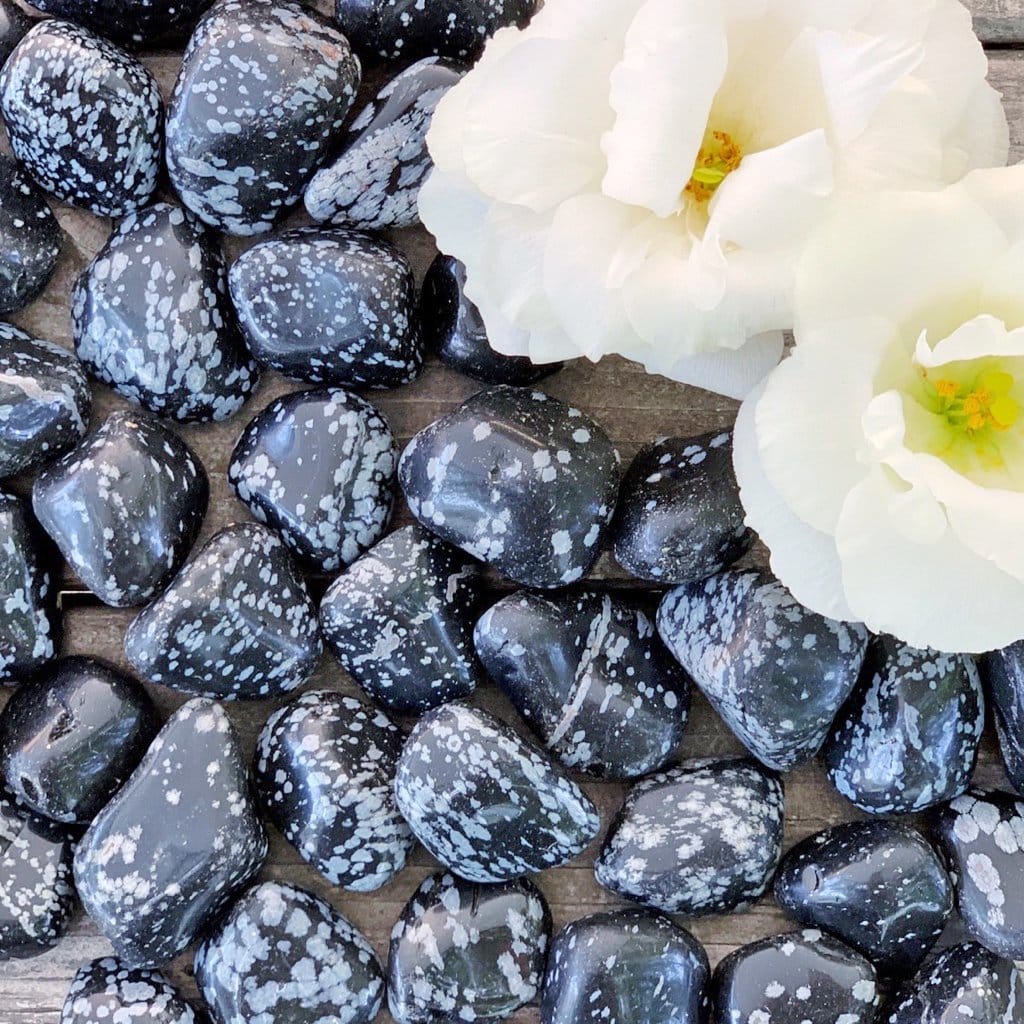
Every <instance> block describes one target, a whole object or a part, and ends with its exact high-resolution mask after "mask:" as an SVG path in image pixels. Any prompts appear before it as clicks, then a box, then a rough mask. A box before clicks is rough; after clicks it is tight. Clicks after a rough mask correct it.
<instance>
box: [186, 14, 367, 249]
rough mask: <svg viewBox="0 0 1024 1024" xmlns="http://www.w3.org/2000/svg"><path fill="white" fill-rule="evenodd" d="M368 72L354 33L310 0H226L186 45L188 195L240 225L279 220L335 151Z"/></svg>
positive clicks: (252, 229) (209, 214)
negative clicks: (352, 43)
mask: <svg viewBox="0 0 1024 1024" xmlns="http://www.w3.org/2000/svg"><path fill="white" fill-rule="evenodd" d="M359 77H360V70H359V62H358V61H357V60H356V59H355V58H354V56H353V55H352V52H351V50H350V49H349V45H348V42H347V41H346V39H345V37H344V36H343V35H342V34H341V33H340V32H338V30H337V29H336V28H334V27H333V26H332V25H331V24H330V23H329V22H328V21H327V20H326V19H324V18H321V17H320V16H319V15H318V14H316V12H314V11H312V10H310V9H309V8H307V7H306V6H305V5H303V4H298V3H289V2H285V0H281V2H278V0H220V2H219V3H216V4H215V5H214V6H213V7H212V8H211V9H210V10H209V11H208V12H207V13H206V15H205V16H204V17H203V19H202V21H200V23H199V26H198V27H197V28H196V31H195V34H194V35H193V36H192V39H191V41H190V42H189V44H188V47H187V49H186V50H185V57H184V62H183V64H182V67H181V72H180V74H179V75H178V81H177V83H176V84H175V87H174V94H173V96H172V98H171V102H170V107H169V109H168V115H167V171H168V174H169V175H170V179H171V184H172V185H173V186H174V188H175V190H176V191H177V193H178V195H179V196H180V197H181V200H182V202H183V203H184V204H185V205H186V206H187V207H189V209H191V210H192V211H194V212H195V213H197V214H198V215H199V216H200V217H201V218H202V219H203V220H204V221H206V223H207V224H210V225H212V226H213V227H215V228H218V229H219V230H221V231H226V232H228V233H229V234H233V235H256V234H260V233H262V232H264V231H269V230H270V229H271V227H273V224H274V222H275V221H276V220H277V219H278V218H279V217H280V216H282V215H283V214H284V213H286V212H287V211H288V210H289V209H290V208H291V207H293V206H294V205H295V204H296V203H297V202H298V201H299V200H300V199H301V198H302V193H303V191H304V189H305V187H306V185H307V183H308V182H309V179H310V178H311V177H312V176H313V174H314V172H315V171H316V170H317V168H318V167H319V166H320V164H321V162H322V161H323V160H324V159H325V157H326V156H327V147H328V144H329V142H330V140H331V139H333V138H335V137H336V136H337V135H338V133H339V131H340V130H341V127H342V125H343V123H344V121H345V115H346V114H347V113H348V109H349V106H350V105H351V103H352V100H353V99H354V98H355V94H356V90H357V89H358V87H359ZM214 114H215V115H216V116H211V115H214Z"/></svg>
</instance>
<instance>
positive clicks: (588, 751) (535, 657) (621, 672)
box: [475, 592, 690, 779]
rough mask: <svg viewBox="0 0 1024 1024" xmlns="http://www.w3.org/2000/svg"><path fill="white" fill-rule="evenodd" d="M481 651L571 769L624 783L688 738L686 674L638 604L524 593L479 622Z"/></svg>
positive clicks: (533, 726) (601, 596) (519, 706)
mask: <svg viewBox="0 0 1024 1024" xmlns="http://www.w3.org/2000/svg"><path fill="white" fill-rule="evenodd" d="M475 642H476V650H477V654H478V655H479V657H480V660H481V662H483V665H484V667H485V668H486V669H487V672H488V674H489V675H490V676H491V678H492V679H493V680H494V681H495V682H496V683H497V684H498V686H499V687H500V688H501V690H502V692H503V693H504V694H505V696H506V697H508V698H509V700H510V701H511V702H512V704H513V705H514V706H515V708H516V710H517V711H518V712H519V713H520V714H521V715H522V716H523V718H524V719H525V720H526V722H527V724H528V725H529V726H530V728H531V729H532V730H533V732H534V733H535V734H536V735H537V738H538V739H539V740H540V741H541V743H542V744H543V745H544V746H545V747H546V748H547V749H548V750H549V751H551V753H553V754H554V755H555V756H556V757H558V758H559V760H561V762H562V763H563V764H565V765H567V766H568V767H570V768H577V769H580V770H583V771H587V772H591V773H593V774H595V775H599V776H602V777H604V778H612V779H628V778H637V777H639V776H641V775H646V774H648V772H652V771H656V770H657V769H659V768H662V767H664V765H665V764H666V763H667V762H668V761H669V759H670V758H671V757H672V755H673V753H674V752H675V749H676V748H677V747H678V746H679V743H680V741H681V740H682V738H683V731H684V730H685V728H686V720H687V715H688V712H689V707H690V684H689V679H688V678H687V676H686V673H685V672H684V671H683V670H682V669H681V668H680V667H679V665H678V664H677V663H676V662H675V660H674V659H673V658H672V656H671V655H670V654H669V653H668V651H667V650H665V647H664V645H663V644H662V642H661V641H660V640H659V639H658V634H657V633H656V632H655V629H654V624H653V623H652V622H651V620H650V619H649V618H648V617H647V615H646V614H644V612H643V611H642V610H641V609H640V608H639V607H637V606H636V605H635V604H634V603H632V602H629V601H626V600H622V599H620V598H617V597H613V596H612V595H610V594H599V593H579V594H573V595H568V596H563V595H553V596H549V595H546V594H535V593H530V592H522V593H519V594H512V595H511V596H509V597H506V598H503V599H502V600H501V601H499V602H498V603H497V604H496V605H494V606H493V607H492V608H491V609H490V610H488V611H487V612H486V613H485V614H484V615H483V616H482V617H481V619H480V621H479V622H478V623H477V626H476V632H475Z"/></svg>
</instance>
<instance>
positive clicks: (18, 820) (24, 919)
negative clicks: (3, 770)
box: [0, 795, 75, 961]
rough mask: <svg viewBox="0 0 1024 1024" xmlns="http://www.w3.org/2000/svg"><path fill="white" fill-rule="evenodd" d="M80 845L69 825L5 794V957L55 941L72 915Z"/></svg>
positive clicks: (0, 834) (0, 932)
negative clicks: (74, 862)
mask: <svg viewBox="0 0 1024 1024" xmlns="http://www.w3.org/2000/svg"><path fill="white" fill-rule="evenodd" d="M73 855H74V844H73V842H72V840H71V838H70V836H69V834H68V833H67V832H65V831H64V829H63V828H62V827H61V826H59V825H56V824H54V823H53V822H52V821H46V820H45V819H43V818H40V817H37V816H36V815H34V814H30V813H28V812H27V811H25V810H24V809H22V808H19V807H16V806H15V805H14V804H13V803H12V802H11V801H10V800H8V799H7V797H5V796H2V795H0V961H2V960H10V959H16V960H24V959H27V958H29V957H33V956H38V955H39V954H40V953H45V952H46V951H47V950H48V949H50V948H51V947H53V946H55V945H56V944H57V943H58V942H59V941H60V939H61V936H63V934H64V932H65V930H66V929H67V926H68V924H69V923H70V920H71V914H72V911H73V910H74V906H75V890H74V885H73V883H72V880H71V859H72V856H73Z"/></svg>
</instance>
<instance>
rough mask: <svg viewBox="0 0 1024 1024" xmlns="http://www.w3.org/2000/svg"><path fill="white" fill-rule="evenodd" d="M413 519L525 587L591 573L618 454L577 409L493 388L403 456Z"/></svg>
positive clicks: (610, 506) (611, 503)
mask: <svg viewBox="0 0 1024 1024" xmlns="http://www.w3.org/2000/svg"><path fill="white" fill-rule="evenodd" d="M399 476H400V478H401V482H402V487H403V489H404V491H405V497H406V500H407V501H408V503H409V508H410V510H411V511H412V514H413V515H414V516H415V517H416V518H417V519H418V520H419V521H420V522H421V523H422V524H423V525H424V526H425V527H426V528H427V529H428V530H432V531H433V532H434V533H436V534H437V535H438V536H439V537H441V538H442V539H444V540H446V541H448V542H449V543H450V544H454V545H455V546H456V547H460V548H462V549H463V550H464V551H466V552H468V553H469V554H471V555H472V556H473V557H474V558H479V559H480V560H481V561H483V562H487V563H488V564H489V565H492V566H494V568H495V569H497V570H498V571H499V572H500V573H502V574H503V575H505V576H507V577H509V578H510V579H511V580H513V581H515V582H516V583H520V584H522V585H523V586H527V587H538V588H544V589H550V588H554V587H563V586H568V585H569V584H570V583H576V582H577V581H578V580H581V579H582V578H583V577H584V576H586V575H587V573H588V572H589V571H590V570H591V568H593V565H594V563H595V562H596V561H597V557H598V555H599V554H600V552H601V546H602V542H603V539H604V536H605V533H606V531H607V528H608V524H609V522H610V520H611V517H612V514H613V512H614V511H615V500H616V495H617V493H618V487H619V453H618V452H617V451H616V450H615V448H614V447H613V446H612V443H611V441H610V440H609V439H608V435H607V434H606V433H605V432H604V431H603V430H602V429H601V428H600V427H599V426H598V425H597V424H596V423H595V422H594V421H593V420H592V419H590V417H588V416H585V415H584V414H583V413H582V412H580V411H579V410H578V409H573V408H571V407H570V406H568V405H565V404H563V403H562V402H559V401H557V400H556V399H554V398H550V397H549V396H548V395H545V394H544V393H543V392H540V391H522V390H519V389H517V388H510V387H494V388H489V389H487V390H485V391H481V392H479V393H478V394H476V395H474V396H473V397H472V398H470V399H469V400H468V401H466V402H464V403H463V404H462V405H461V406H459V407H458V408H457V409H455V410H454V411H453V412H450V413H449V414H448V415H447V416H444V417H443V418H442V419H439V420H438V421H437V422H436V423H433V424H432V425H431V426H429V427H427V428H426V429H425V430H422V431H420V433H419V434H417V435H416V436H415V437H414V438H413V439H412V440H411V441H410V442H409V445H408V447H407V448H406V449H405V452H404V454H403V455H402V462H401V466H400V469H399Z"/></svg>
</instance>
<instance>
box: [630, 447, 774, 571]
mask: <svg viewBox="0 0 1024 1024" xmlns="http://www.w3.org/2000/svg"><path fill="white" fill-rule="evenodd" d="M744 515H745V513H744V511H743V505H742V504H741V503H740V489H739V485H738V484H737V483H736V474H735V473H734V472H733V468H732V434H731V433H730V432H729V431H713V432H712V433H710V434H702V435H701V436H700V437H668V438H662V439H661V440H659V441H655V442H654V444H650V445H647V447H645V448H643V449H641V451H640V454H639V455H637V457H636V458H635V459H634V460H633V464H632V465H631V466H630V467H629V470H628V471H627V472H626V475H625V477H624V478H623V481H622V491H621V494H620V497H619V508H618V512H617V513H616V518H615V525H614V533H615V560H616V561H617V562H618V563H619V565H621V566H622V567H623V569H625V570H626V571H627V572H630V573H632V574H633V575H634V576H636V577H638V578H639V579H642V580H650V581H652V582H655V583H669V584H681V583H693V582H696V581H697V580H702V579H705V578H706V577H708V576H711V575H712V574H713V573H716V572H721V571H722V570H723V569H726V568H728V567H729V566H730V565H732V563H733V562H735V561H736V560H737V559H739V558H742V557H743V555H745V554H746V553H747V551H749V550H750V547H751V545H752V544H753V542H754V534H753V533H752V532H751V531H750V530H748V529H747V527H746V525H745V523H744Z"/></svg>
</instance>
